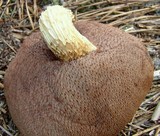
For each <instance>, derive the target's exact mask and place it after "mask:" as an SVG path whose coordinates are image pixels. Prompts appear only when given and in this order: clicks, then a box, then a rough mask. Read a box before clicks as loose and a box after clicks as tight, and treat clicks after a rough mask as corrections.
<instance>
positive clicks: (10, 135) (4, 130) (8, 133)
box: [0, 125, 13, 136]
mask: <svg viewBox="0 0 160 136" xmlns="http://www.w3.org/2000/svg"><path fill="white" fill-rule="evenodd" d="M0 129H1V130H2V131H3V132H5V133H6V134H7V135H9V136H13V135H12V134H11V133H10V132H8V131H7V130H6V129H4V128H3V127H2V126H1V125H0Z"/></svg>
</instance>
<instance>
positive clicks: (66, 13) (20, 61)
mask: <svg viewBox="0 0 160 136" xmlns="http://www.w3.org/2000/svg"><path fill="white" fill-rule="evenodd" d="M72 21H73V14H72V12H71V11H70V10H68V9H65V8H63V7H61V6H50V7H48V8H47V10H46V11H44V12H43V13H42V14H41V16H40V21H39V25H40V31H41V32H35V33H33V34H32V35H31V36H29V37H28V38H26V39H25V40H24V42H23V44H22V46H21V48H20V49H19V51H18V53H17V55H16V57H15V59H14V60H13V61H12V62H11V63H10V65H9V67H8V69H7V71H6V75H5V96H6V100H7V103H8V107H9V111H10V113H11V116H12V118H13V121H14V122H15V124H16V125H17V127H18V128H19V130H20V132H21V134H22V135H24V136H115V135H117V134H118V132H119V131H120V130H121V129H123V128H124V126H125V125H126V124H127V123H128V122H129V121H130V120H131V118H132V117H133V115H134V113H135V112H136V110H137V109H138V107H139V106H140V103H141V102H142V101H143V99H144V98H145V96H146V94H147V92H148V91H149V89H150V87H151V83H152V78H153V65H152V62H151V59H150V57H149V55H148V53H147V51H146V48H145V47H144V45H143V44H142V43H141V42H140V41H139V40H138V39H137V38H136V37H134V36H131V35H129V34H127V33H125V32H123V31H121V30H119V29H118V28H114V27H112V26H110V25H106V24H101V23H97V22H94V21H77V22H75V23H74V25H73V22H72ZM41 33H42V36H41ZM47 46H48V47H49V48H48V47H47Z"/></svg>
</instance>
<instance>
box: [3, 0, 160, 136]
mask: <svg viewBox="0 0 160 136" xmlns="http://www.w3.org/2000/svg"><path fill="white" fill-rule="evenodd" d="M56 2H57V1H56ZM41 4H42V3H41V2H39V3H38V2H37V0H33V1H29V2H27V1H25V0H8V1H7V2H6V1H3V0H0V135H3V136H16V135H18V130H17V129H16V127H15V125H14V124H13V121H12V119H11V117H10V115H9V112H8V109H7V105H6V102H5V96H4V91H5V90H4V85H3V79H4V75H5V70H6V68H7V65H8V63H9V62H10V61H11V60H12V59H13V58H14V56H15V54H16V52H17V49H18V48H19V47H20V43H21V42H22V41H23V39H24V38H25V37H26V36H27V35H29V34H31V33H32V32H33V31H35V30H38V18H39V15H40V13H41V11H42V10H43V8H45V7H43V8H42V7H40V6H39V5H41ZM61 4H63V5H64V6H65V7H68V8H70V9H72V11H73V12H74V13H75V18H76V20H82V19H83V20H96V21H98V22H101V23H107V24H111V25H114V26H116V27H119V28H120V29H122V30H124V31H126V32H128V33H130V34H133V35H135V36H137V37H139V38H141V39H142V41H143V42H144V43H145V45H146V47H148V49H149V50H151V56H152V59H153V61H154V60H155V59H159V58H160V1H159V0H121V1H118V0H106V1H103V0H76V1H75V0H69V1H65V2H64V1H63V0H61ZM155 67H157V66H156V64H155ZM156 69H160V67H159V66H158V68H156ZM159 83H160V82H159V80H156V81H154V82H153V86H152V89H151V90H150V92H149V93H148V95H147V96H146V99H145V100H144V102H143V103H142V104H141V106H140V107H139V109H138V111H137V112H136V114H135V115H134V117H133V119H132V120H131V122H130V123H128V125H126V127H125V128H124V130H122V131H121V132H120V134H119V135H120V136H132V135H133V136H160V118H156V119H153V115H154V117H155V114H153V113H155V108H156V106H157V105H158V102H160V84H159ZM159 105H160V104H159ZM157 109H158V108H157ZM158 114H159V113H156V116H158ZM153 120H154V121H153Z"/></svg>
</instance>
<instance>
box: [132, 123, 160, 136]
mask: <svg viewBox="0 0 160 136" xmlns="http://www.w3.org/2000/svg"><path fill="white" fill-rule="evenodd" d="M158 127H160V125H156V126H153V127H150V128H148V129H145V130H144V131H140V132H138V133H137V134H134V135H133V136H140V135H142V134H144V133H147V132H149V131H151V130H154V129H156V128H158Z"/></svg>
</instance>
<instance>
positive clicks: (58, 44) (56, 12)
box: [39, 5, 97, 61]
mask: <svg viewBox="0 0 160 136" xmlns="http://www.w3.org/2000/svg"><path fill="white" fill-rule="evenodd" d="M73 18H74V16H73V14H72V12H71V11H70V10H69V9H66V8H64V7H62V6H58V5H56V6H49V7H47V10H46V11H44V12H42V14H41V16H40V20H39V26H40V31H41V33H42V36H43V37H44V40H45V41H46V43H47V45H48V47H49V48H50V50H51V51H52V52H53V53H54V54H55V55H56V56H57V57H58V58H60V59H62V60H65V61H68V60H72V59H77V58H79V57H80V56H84V55H86V54H88V53H89V52H91V51H94V50H96V49H97V48H96V47H95V46H94V45H93V44H92V43H91V42H90V41H89V40H88V39H87V38H86V37H84V36H83V35H81V34H80V33H79V32H78V31H77V29H76V28H75V27H74V25H73V22H72V20H73Z"/></svg>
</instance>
